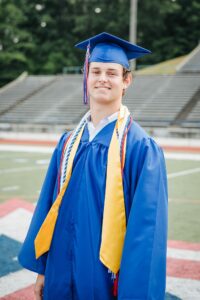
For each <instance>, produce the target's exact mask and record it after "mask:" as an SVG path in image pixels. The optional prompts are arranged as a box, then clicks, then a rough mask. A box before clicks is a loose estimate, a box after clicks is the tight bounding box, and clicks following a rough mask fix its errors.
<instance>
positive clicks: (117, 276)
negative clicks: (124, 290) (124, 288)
mask: <svg viewBox="0 0 200 300" xmlns="http://www.w3.org/2000/svg"><path fill="white" fill-rule="evenodd" d="M118 281H119V273H117V275H116V278H115V280H114V283H113V296H115V297H117V295H118Z"/></svg>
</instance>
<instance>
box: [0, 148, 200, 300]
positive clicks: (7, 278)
mask: <svg viewBox="0 0 200 300" xmlns="http://www.w3.org/2000/svg"><path fill="white" fill-rule="evenodd" d="M27 149H28V150H26V147H24V148H23V147H21V148H20V147H19V148H18V149H15V147H14V146H13V147H12V146H11V145H10V146H9V147H8V149H6V148H1V150H0V176H1V180H0V208H1V215H0V216H1V219H0V230H1V237H0V243H1V249H3V251H1V254H0V297H2V298H1V299H27V300H28V299H29V300H31V299H33V295H32V291H31V288H30V286H31V285H32V283H33V282H34V278H35V277H34V276H33V275H32V273H31V272H28V271H25V270H23V269H22V268H21V267H20V266H19V265H18V262H17V260H16V256H17V253H18V251H19V248H20V246H21V243H22V241H23V238H24V235H25V232H26V230H27V227H28V224H29V222H30V218H31V215H32V211H33V209H34V204H35V203H36V202H37V199H38V196H39V193H40V189H41V185H42V182H43V180H44V176H45V173H46V170H47V167H48V164H49V160H50V157H51V152H52V148H48V147H46V151H45V150H44V149H43V150H41V151H40V147H38V148H37V147H32V150H31V148H27ZM166 164H167V174H168V188H169V234H168V239H169V243H168V266H167V269H168V270H167V294H166V299H168V300H169V299H170V300H172V299H174V300H175V299H177V300H178V299H181V300H193V299H195V300H197V299H200V155H199V154H198V155H195V154H194V155H190V154H188V155H187V153H184V155H182V156H181V155H178V154H175V155H172V156H170V155H168V153H166ZM20 231H21V233H20ZM27 272H28V273H27ZM29 273H30V274H31V275H29ZM23 274H24V275H23ZM23 276H24V277H26V278H25V279H24V277H23ZM15 279H16V280H17V281H18V283H19V281H20V280H21V283H19V284H18V285H17V284H16V282H14V281H16V280H15ZM20 293H21V294H20ZM20 295H21V296H20ZM22 295H24V296H23V297H22Z"/></svg>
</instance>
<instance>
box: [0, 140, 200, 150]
mask: <svg viewBox="0 0 200 300" xmlns="http://www.w3.org/2000/svg"><path fill="white" fill-rule="evenodd" d="M57 143H58V141H56V140H54V141H50V140H47V141H46V140H26V139H9V138H8V139H7V138H0V144H15V145H31V146H34V145H35V146H56V144H57ZM161 146H162V148H163V149H164V150H165V151H169V152H192V153H200V147H199V146H174V145H161Z"/></svg>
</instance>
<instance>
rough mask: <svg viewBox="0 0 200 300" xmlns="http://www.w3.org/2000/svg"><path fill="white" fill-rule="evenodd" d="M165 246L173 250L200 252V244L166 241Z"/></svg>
mask: <svg viewBox="0 0 200 300" xmlns="http://www.w3.org/2000/svg"><path fill="white" fill-rule="evenodd" d="M167 246H168V247H170V248H175V249H184V250H194V251H200V243H190V242H184V241H168V243H167Z"/></svg>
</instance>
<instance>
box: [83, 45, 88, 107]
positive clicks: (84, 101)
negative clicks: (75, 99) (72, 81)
mask: <svg viewBox="0 0 200 300" xmlns="http://www.w3.org/2000/svg"><path fill="white" fill-rule="evenodd" d="M89 58H90V43H88V45H87V51H86V55H85V63H84V74H83V76H84V78H83V103H84V104H88V87H87V80H88V71H89Z"/></svg>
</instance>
